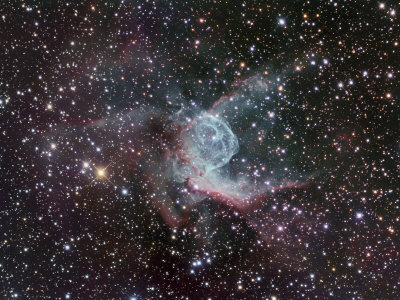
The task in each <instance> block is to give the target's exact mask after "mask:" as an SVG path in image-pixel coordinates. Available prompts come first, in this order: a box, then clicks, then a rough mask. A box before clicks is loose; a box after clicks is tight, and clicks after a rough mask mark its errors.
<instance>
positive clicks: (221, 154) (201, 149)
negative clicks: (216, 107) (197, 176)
mask: <svg viewBox="0 0 400 300" xmlns="http://www.w3.org/2000/svg"><path fill="white" fill-rule="evenodd" d="M183 141H184V144H183V145H184V151H185V152H186V156H187V158H188V159H189V161H190V163H191V164H192V166H193V167H195V168H197V169H198V170H199V171H200V172H201V173H205V174H207V173H209V172H210V171H213V170H215V169H218V168H221V167H222V166H224V165H226V164H227V163H228V162H229V160H230V159H231V158H232V156H233V155H235V154H236V153H237V152H238V151H239V142H238V139H237V137H236V135H235V134H234V133H233V132H232V130H231V128H230V126H229V125H228V123H227V122H226V121H225V120H224V119H222V118H218V117H215V116H213V115H211V114H209V113H204V114H202V115H200V116H199V117H197V118H195V119H194V120H193V122H192V124H191V126H190V127H189V128H188V129H187V130H186V131H185V132H184V134H183Z"/></svg>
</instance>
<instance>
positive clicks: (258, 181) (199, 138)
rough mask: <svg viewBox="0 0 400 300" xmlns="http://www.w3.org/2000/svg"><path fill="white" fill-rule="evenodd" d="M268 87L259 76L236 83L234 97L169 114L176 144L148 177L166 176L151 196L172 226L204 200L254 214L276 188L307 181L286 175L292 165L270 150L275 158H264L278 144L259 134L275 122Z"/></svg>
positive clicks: (271, 97)
mask: <svg viewBox="0 0 400 300" xmlns="http://www.w3.org/2000/svg"><path fill="white" fill-rule="evenodd" d="M270 87H272V88H273V87H274V83H273V82H271V81H267V79H266V78H263V77H262V76H260V75H257V76H254V77H251V78H249V79H247V80H244V81H242V82H240V83H238V85H237V87H236V89H235V90H234V92H233V93H232V95H229V96H223V97H221V98H219V99H217V101H216V102H215V103H214V104H213V105H212V106H211V108H210V109H209V110H201V111H199V112H193V111H189V110H187V111H186V112H185V113H183V112H182V110H179V112H177V113H175V114H172V116H170V121H171V123H172V124H173V126H172V127H173V128H179V130H177V132H175V133H174V135H175V146H174V147H171V148H170V149H169V150H170V151H169V153H168V155H166V159H165V161H164V162H163V166H164V167H163V168H161V169H156V170H155V169H152V168H150V169H149V170H150V174H149V176H150V177H154V176H159V177H160V176H162V177H163V180H162V186H163V187H162V186H160V185H158V187H157V189H158V191H160V192H159V195H158V197H154V198H153V199H154V201H155V203H156V204H157V206H159V207H160V210H161V213H162V215H163V217H164V219H165V221H166V222H167V223H168V224H170V225H171V226H179V224H181V223H182V222H184V221H185V220H186V217H187V215H188V214H189V212H190V209H191V207H192V206H194V205H196V204H197V203H199V202H201V201H202V200H205V199H211V200H213V201H217V202H221V203H224V204H226V205H229V206H233V207H235V208H236V209H238V210H239V211H241V212H242V213H243V214H244V215H252V213H251V212H252V210H254V209H257V208H258V207H260V206H262V205H263V203H264V202H265V201H268V199H269V198H270V197H272V196H273V195H274V193H275V192H277V191H280V190H285V189H292V188H296V187H302V186H303V185H304V184H305V183H306V180H304V179H303V180H302V183H300V181H299V178H303V177H301V176H300V175H299V174H296V173H295V172H292V173H291V174H289V175H291V177H290V176H285V175H284V174H283V173H284V171H283V168H282V166H283V165H284V166H286V168H285V169H287V166H288V163H287V162H285V161H284V162H283V163H281V164H279V163H278V161H279V162H281V161H282V159H281V158H280V159H279V158H278V156H277V155H276V154H274V153H272V151H271V150H270V151H269V159H270V161H271V162H270V163H268V164H266V163H265V158H263V159H264V161H260V156H261V155H263V156H265V153H264V152H263V153H261V151H265V149H269V148H273V147H275V145H274V141H273V140H272V139H271V140H269V139H267V138H263V139H261V138H260V135H264V136H265V137H266V136H267V133H268V132H270V131H271V129H272V128H273V127H274V124H275V120H274V107H275V106H276V102H277V97H278V95H276V97H275V98H274V96H275V94H274V92H273V91H270V90H269V88H270ZM182 115H183V117H182ZM277 148H278V149H279V146H278V147H277ZM275 152H276V151H275ZM159 164H160V163H159V162H158V163H157V165H159ZM253 165H255V167H256V168H254V170H253V171H251V172H250V169H251V168H250V166H253ZM265 165H268V166H269V169H268V170H267V168H266V167H265ZM163 170H164V171H163ZM260 170H262V171H260ZM267 171H268V172H267ZM160 172H161V173H162V174H163V175H160V174H159V173H160ZM262 172H264V174H261V173H262ZM296 176H297V178H296ZM293 178H296V179H293ZM252 218H253V217H252V216H250V218H249V220H250V219H252Z"/></svg>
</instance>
